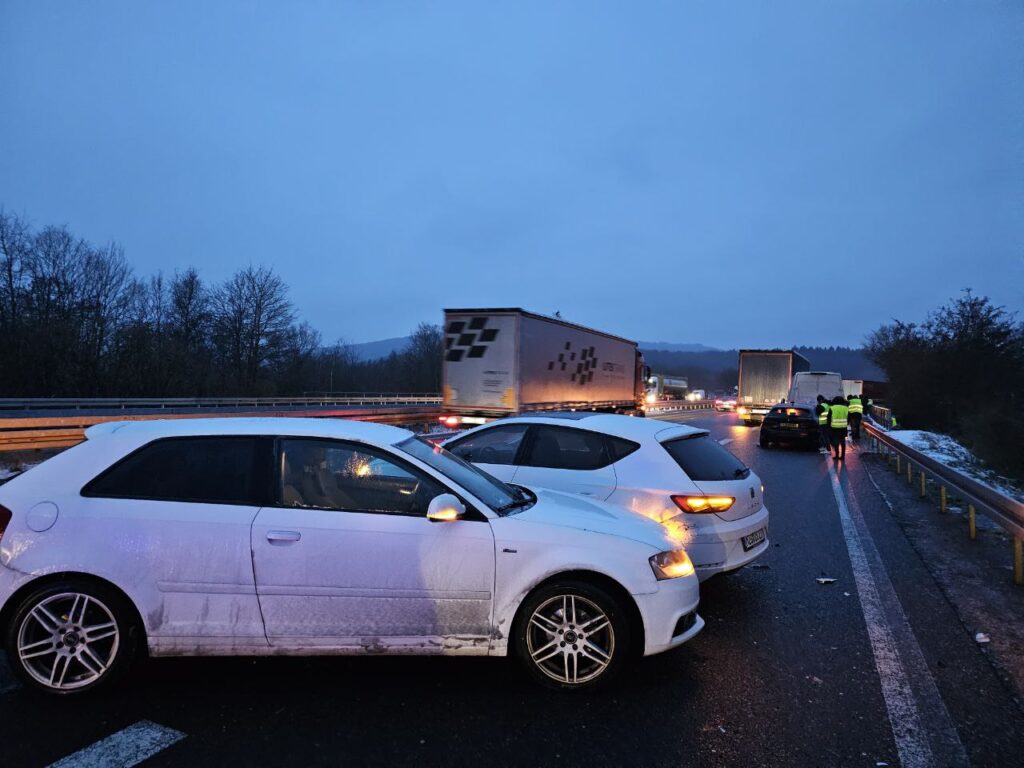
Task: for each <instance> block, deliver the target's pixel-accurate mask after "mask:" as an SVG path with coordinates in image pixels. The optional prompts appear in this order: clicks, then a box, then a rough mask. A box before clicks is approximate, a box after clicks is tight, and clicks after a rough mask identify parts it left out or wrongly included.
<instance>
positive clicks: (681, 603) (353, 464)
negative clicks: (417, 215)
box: [0, 418, 703, 694]
mask: <svg viewBox="0 0 1024 768" xmlns="http://www.w3.org/2000/svg"><path fill="white" fill-rule="evenodd" d="M86 434H87V438H88V439H87V440H86V441H85V442H84V443H82V444H80V445H78V446H76V447H74V448H71V449H70V450H67V451H65V452H63V453H61V454H59V455H57V456H55V457H54V458H52V459H50V460H48V461H46V462H44V463H43V464H41V465H39V466H38V467H35V468H33V469H31V470H29V471H28V472H26V473H24V474H23V475H20V476H18V477H15V478H14V479H12V480H10V481H9V482H7V483H6V484H4V485H2V486H0V633H2V638H3V641H4V645H5V647H6V650H7V654H8V659H9V662H10V664H11V666H12V668H13V669H14V671H15V672H16V673H17V674H18V675H19V677H20V678H21V679H22V680H23V681H24V682H25V683H26V684H28V685H30V686H33V687H35V688H38V689H42V690H44V691H48V692H52V693H59V694H73V693H79V692H83V691H88V690H90V689H93V688H95V687H97V686H100V685H103V684H105V683H107V682H108V681H110V680H112V679H114V678H116V677H117V676H119V675H120V674H121V673H123V672H124V671H126V670H127V668H128V667H129V665H130V662H131V661H132V658H133V657H134V656H135V655H136V653H137V652H138V651H139V650H140V649H142V648H148V650H149V653H150V654H152V655H154V656H167V655H176V656H181V655H211V654H223V655H259V654H275V655H279V654H336V653H337V654H340V653H346V654H348V653H406V654H474V655H492V656H504V655H506V654H509V653H513V654H514V655H516V656H517V657H518V658H519V659H520V660H521V661H522V663H523V666H524V668H525V669H526V670H527V671H528V673H529V674H531V675H532V676H533V677H534V678H535V679H536V680H538V681H540V682H542V683H546V684H549V685H552V686H556V687H564V688H582V687H587V686H591V685H596V684H599V683H603V682H605V681H607V680H608V679H610V678H611V677H612V676H613V675H614V673H615V672H616V671H618V669H619V668H620V667H621V666H622V665H623V663H624V662H625V661H626V660H627V658H628V657H630V656H631V655H641V654H654V653H659V652H661V651H665V650H667V649H669V648H672V647H674V646H677V645H680V644H681V643H684V642H685V641H687V640H689V639H690V638H692V637H693V636H694V635H696V634H697V633H698V632H699V631H700V630H701V628H702V627H703V621H702V620H701V618H700V617H699V616H698V614H697V612H696V608H697V602H698V591H699V588H698V580H697V577H696V576H695V574H694V570H693V566H692V564H691V562H690V560H689V558H688V557H687V554H686V552H685V551H684V550H683V549H682V548H681V547H680V545H679V544H678V542H675V541H673V540H672V539H671V538H670V537H669V536H668V534H667V532H666V529H665V528H664V527H663V526H661V525H659V524H658V523H656V522H654V521H650V520H644V519H641V518H639V517H637V516H636V515H632V514H630V513H628V512H626V511H623V510H618V509H616V508H614V507H611V506H608V505H605V504H602V503H600V502H596V501H588V500H586V499H583V498H580V497H579V496H572V495H568V494H562V493H557V492H554V491H550V490H542V489H532V488H530V487H529V486H526V487H522V486H509V485H506V484H505V483H503V482H501V481H499V480H497V479H495V478H492V477H491V476H489V475H487V474H485V473H484V472H481V471H480V470H478V469H476V468H475V467H473V466H472V465H470V464H468V463H466V462H464V461H462V460H460V459H458V458H456V457H454V456H452V455H451V454H450V453H448V452H447V451H445V450H444V449H443V448H440V447H436V446H432V445H430V444H429V443H426V442H425V441H423V440H421V439H419V438H417V437H415V436H414V435H413V434H412V433H410V432H408V431H406V430H403V429H398V428H396V427H389V426H383V425H379V424H368V423H361V422H346V421H335V420H325V419H243V418H238V419H195V420H191V419H189V420H176V421H149V422H129V423H123V422H122V423H110V424H103V425H100V426H96V427H92V428H91V429H89V430H88V431H87V433H86Z"/></svg>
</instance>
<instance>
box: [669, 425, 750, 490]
mask: <svg viewBox="0 0 1024 768" xmlns="http://www.w3.org/2000/svg"><path fill="white" fill-rule="evenodd" d="M662 445H663V446H664V447H665V450H666V451H668V452H669V455H670V456H671V457H672V458H673V459H675V461H676V463H677V464H678V465H679V466H680V467H681V468H682V470H683V472H685V473H686V474H687V476H688V477H689V478H690V479H691V480H697V481H700V480H736V479H737V478H742V477H746V476H747V475H748V474H750V470H749V469H747V467H746V465H745V464H744V463H743V462H742V461H740V460H739V459H737V458H736V457H735V456H733V455H732V454H731V453H729V451H727V450H726V449H725V448H723V447H722V446H721V445H719V444H718V442H717V441H715V440H713V439H712V438H711V436H710V435H697V436H696V437H684V438H680V439H678V440H670V441H669V442H667V443H662Z"/></svg>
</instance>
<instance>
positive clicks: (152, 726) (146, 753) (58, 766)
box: [49, 720, 185, 768]
mask: <svg viewBox="0 0 1024 768" xmlns="http://www.w3.org/2000/svg"><path fill="white" fill-rule="evenodd" d="M183 738H185V734H184V733H182V732H181V731H176V730H174V729H173V728H165V727H164V726H162V725H157V724H156V723H151V722H149V721H148V720H140V721H139V722H137V723H135V724H134V725H129V726H128V727H127V728H124V729H122V730H120V731H118V732H117V733H115V734H112V735H110V736H107V738H105V739H100V740H99V741H97V742H96V743H95V744H91V745H89V746H88V747H86V748H85V749H80V750H79V751H78V752H75V753H74V754H72V755H68V756H67V757H65V758H62V759H61V760H58V761H57V762H56V763H53V764H52V765H50V766H49V768H131V766H133V765H138V764H139V763H141V762H142V761H143V760H146V759H148V758H150V757H152V756H153V755H155V754H156V753H157V752H160V751H161V750H164V749H167V748H168V747H169V746H171V745H172V744H176V743H177V742H179V741H181V740H182V739H183Z"/></svg>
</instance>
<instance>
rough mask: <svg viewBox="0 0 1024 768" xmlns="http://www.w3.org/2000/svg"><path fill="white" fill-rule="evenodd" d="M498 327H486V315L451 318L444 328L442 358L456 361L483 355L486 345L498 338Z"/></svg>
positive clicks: (485, 351)
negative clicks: (443, 352)
mask: <svg viewBox="0 0 1024 768" xmlns="http://www.w3.org/2000/svg"><path fill="white" fill-rule="evenodd" d="M498 330H499V329H498V328H488V327H487V318H486V317H471V318H470V319H469V321H468V322H467V321H466V320H452V321H451V322H450V323H448V327H447V328H445V337H444V348H445V356H444V359H445V360H447V361H448V362H449V363H457V362H459V361H460V360H462V358H464V357H467V358H469V357H483V356H484V355H485V354H486V353H487V347H488V346H489V345H490V344H491V342H493V341H494V340H495V339H496V338H498Z"/></svg>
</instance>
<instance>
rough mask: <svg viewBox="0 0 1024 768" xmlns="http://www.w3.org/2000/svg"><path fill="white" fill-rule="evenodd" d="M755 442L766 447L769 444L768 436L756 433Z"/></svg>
mask: <svg viewBox="0 0 1024 768" xmlns="http://www.w3.org/2000/svg"><path fill="white" fill-rule="evenodd" d="M757 444H758V446H760V447H761V448H767V447H769V446H770V445H771V442H769V440H768V438H767V437H765V436H764V435H758V436H757Z"/></svg>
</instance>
